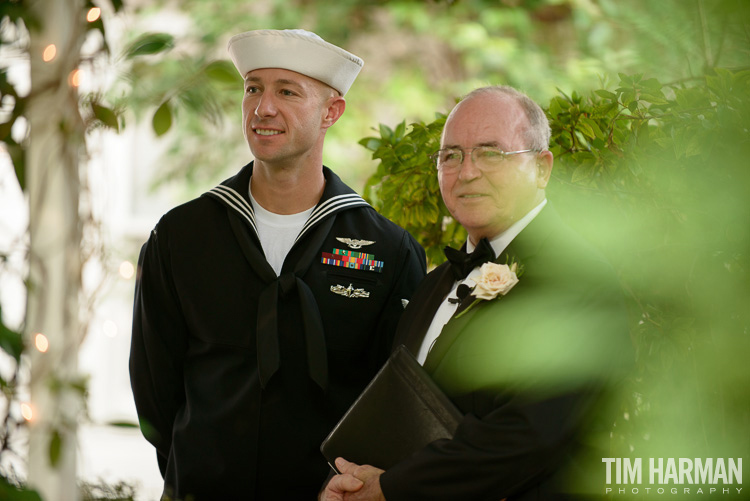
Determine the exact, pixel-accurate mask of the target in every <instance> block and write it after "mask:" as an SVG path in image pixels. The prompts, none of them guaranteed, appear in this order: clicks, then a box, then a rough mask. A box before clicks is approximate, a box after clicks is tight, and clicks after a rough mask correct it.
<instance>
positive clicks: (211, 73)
mask: <svg viewBox="0 0 750 501" xmlns="http://www.w3.org/2000/svg"><path fill="white" fill-rule="evenodd" d="M203 72H204V73H205V74H206V76H207V77H208V78H210V79H211V80H214V81H216V82H219V83H225V84H231V85H238V84H240V83H242V78H241V77H240V74H239V73H238V72H237V70H236V69H235V68H234V65H233V64H232V63H231V62H229V61H225V60H222V61H213V62H212V63H210V64H208V65H207V66H206V67H205V68H203Z"/></svg>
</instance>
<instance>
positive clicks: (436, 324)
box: [417, 199, 547, 365]
mask: <svg viewBox="0 0 750 501" xmlns="http://www.w3.org/2000/svg"><path fill="white" fill-rule="evenodd" d="M546 204H547V199H544V200H542V202H541V203H540V204H539V205H537V206H536V207H534V208H533V209H531V210H530V211H529V212H527V213H526V215H525V216H523V217H522V218H521V219H519V220H518V221H516V222H515V223H513V224H512V225H511V226H510V228H508V229H507V230H505V231H504V232H502V233H500V234H499V235H498V236H496V237H495V238H494V239H492V240H491V241H490V245H491V246H492V250H493V251H495V256H501V255H502V253H503V251H504V250H505V249H506V247H508V245H510V243H511V242H512V241H513V239H514V238H516V236H518V234H519V233H521V231H522V230H523V229H524V228H526V226H528V224H529V223H530V222H531V221H532V220H533V219H534V218H535V217H536V216H537V214H539V213H540V212H541V211H542V209H543V208H544V206H545V205H546ZM475 248H476V246H475V245H474V244H472V243H471V240H467V241H466V252H469V253H470V252H473V251H474V249H475ZM479 269H480V267H479V266H477V267H476V268H474V269H473V270H471V272H469V275H468V276H467V277H466V278H465V279H463V280H458V281H456V282H455V283H454V284H453V288H452V289H451V291H450V292H449V293H448V295H447V296H445V298H444V299H443V302H442V303H441V304H440V307H439V308H438V309H437V311H436V312H435V317H434V318H433V319H432V323H431V324H430V328H429V329H427V334H425V337H424V340H423V341H422V346H421V347H420V348H419V353H417V360H418V361H419V363H420V364H422V365H424V361H425V360H426V359H427V354H428V353H429V352H430V349H431V348H432V345H433V344H435V341H436V340H437V338H438V336H439V335H440V332H442V330H443V327H445V324H447V323H448V320H450V319H451V317H453V315H454V314H455V313H456V309H457V308H458V303H457V302H456V303H451V302H449V301H448V300H449V299H454V300H455V299H457V296H456V289H458V286H459V285H461V284H466V285H467V286H468V287H469V288H473V287H474V286H475V285H476V282H475V281H474V279H475V278H476V277H478V276H479V274H480V273H479Z"/></svg>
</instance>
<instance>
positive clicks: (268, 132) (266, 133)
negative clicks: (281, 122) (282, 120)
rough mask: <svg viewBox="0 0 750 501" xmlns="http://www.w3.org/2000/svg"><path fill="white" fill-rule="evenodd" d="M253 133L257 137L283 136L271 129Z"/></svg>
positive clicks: (258, 130)
mask: <svg viewBox="0 0 750 501" xmlns="http://www.w3.org/2000/svg"><path fill="white" fill-rule="evenodd" d="M254 132H255V133H256V134H258V135H259V136H276V135H278V134H283V132H282V131H280V130H272V129H254Z"/></svg>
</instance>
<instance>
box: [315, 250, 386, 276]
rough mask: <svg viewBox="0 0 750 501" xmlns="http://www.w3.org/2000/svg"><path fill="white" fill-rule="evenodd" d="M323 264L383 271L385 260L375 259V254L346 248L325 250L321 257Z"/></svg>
mask: <svg viewBox="0 0 750 501" xmlns="http://www.w3.org/2000/svg"><path fill="white" fill-rule="evenodd" d="M320 262H321V263H323V264H329V265H331V266H340V267H342V268H349V269H352V270H367V271H374V272H377V273H382V272H383V265H384V263H383V261H378V260H376V259H375V256H374V255H373V254H367V253H365V252H357V251H351V250H345V249H333V252H323V253H322V255H321V258H320Z"/></svg>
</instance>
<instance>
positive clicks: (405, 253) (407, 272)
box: [377, 231, 427, 363]
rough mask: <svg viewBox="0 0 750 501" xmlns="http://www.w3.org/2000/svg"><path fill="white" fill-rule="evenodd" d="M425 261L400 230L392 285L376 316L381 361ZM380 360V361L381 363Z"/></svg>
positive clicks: (418, 280) (378, 350)
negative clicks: (377, 316)
mask: <svg viewBox="0 0 750 501" xmlns="http://www.w3.org/2000/svg"><path fill="white" fill-rule="evenodd" d="M426 270H427V260H426V257H425V252H424V249H423V248H422V246H421V245H419V243H417V241H416V240H415V239H414V237H412V236H411V235H410V234H409V232H407V231H404V232H403V235H402V239H401V246H400V250H399V259H398V263H397V271H396V273H395V277H396V278H395V280H394V284H393V286H392V287H391V290H390V292H389V295H388V299H387V301H386V305H385V307H384V309H383V312H382V313H381V315H380V316H379V319H378V327H377V332H378V334H379V335H378V341H379V342H378V347H377V352H378V353H379V356H380V359H381V360H385V359H386V358H388V355H389V354H390V352H391V346H392V344H393V340H394V338H395V335H396V326H397V325H398V322H399V319H400V318H401V314H402V313H403V312H404V309H405V308H406V304H407V303H408V302H409V300H410V299H411V297H412V295H413V294H414V291H415V290H416V289H417V286H418V285H419V283H420V282H421V281H422V279H423V278H424V277H425V274H426ZM381 363H382V362H381Z"/></svg>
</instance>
